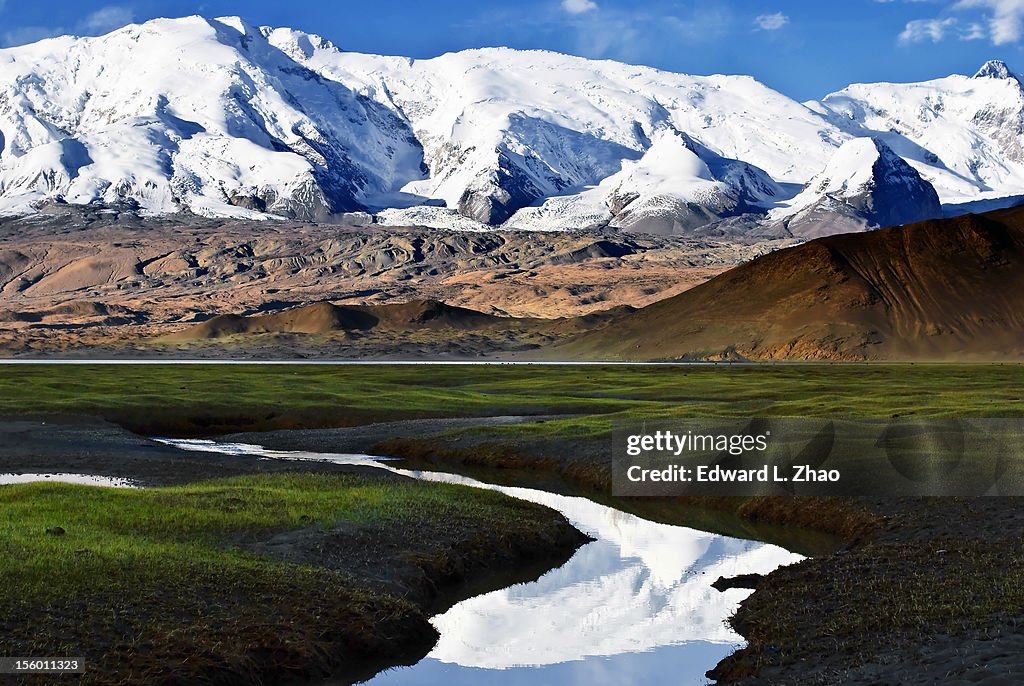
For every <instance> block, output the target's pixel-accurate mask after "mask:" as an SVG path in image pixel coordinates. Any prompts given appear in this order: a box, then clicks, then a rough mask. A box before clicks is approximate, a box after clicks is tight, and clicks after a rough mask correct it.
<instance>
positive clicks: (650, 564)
mask: <svg viewBox="0 0 1024 686" xmlns="http://www.w3.org/2000/svg"><path fill="white" fill-rule="evenodd" d="M167 443H170V444H172V445H177V446H178V447H181V448H184V449H188V450H213V451H218V452H230V453H233V454H249V455H253V456H254V457H256V456H264V457H276V458H284V459H305V460H321V461H331V462H338V463H345V464H374V465H376V466H379V467H381V468H382V469H387V470H388V471H393V472H396V473H399V474H403V475H406V476H411V477H414V478H417V479H422V480H425V481H442V482H446V483H458V484H463V485H468V486H475V487H478V488H486V489H489V490H494V491H499V492H501V493H505V494H506V495H509V496H512V497H514V498H519V499H521V500H527V501H530V502H534V503H539V504H541V505H545V506H547V507H550V508H552V509H554V510H558V511H559V512H561V513H562V514H564V515H565V517H566V518H567V519H568V520H569V521H570V522H572V524H573V525H574V526H575V527H576V528H578V529H580V530H581V531H584V532H585V533H587V534H589V535H591V536H593V537H594V538H596V539H597V540H596V541H595V542H593V543H590V544H588V545H585V546H584V547H583V548H581V549H580V550H579V551H577V553H576V554H575V555H574V556H573V558H572V559H571V560H569V562H567V563H566V564H565V565H563V566H562V567H560V568H558V569H555V570H552V571H551V572H548V573H547V574H545V575H544V576H542V577H541V578H540V579H538V580H537V581H534V582H531V583H526V584H517V585H515V586H510V587H508V588H503V589H500V590H497V591H494V592H492V593H487V594H484V595H480V596H476V597H474V598H470V599H468V600H465V601H463V602H461V603H458V604H457V605H455V606H453V607H452V608H450V609H449V610H448V611H447V612H445V613H443V614H441V615H438V616H436V617H434V618H433V619H432V620H431V621H432V622H433V623H434V625H435V626H436V627H437V629H438V631H439V632H440V634H441V638H440V640H439V641H438V643H437V645H436V646H435V647H434V650H433V651H432V652H431V653H430V655H429V656H428V657H427V658H425V659H424V660H422V661H421V662H420V663H419V664H417V665H415V666H414V667H411V668H408V669H400V670H393V671H389V672H385V673H383V674H380V675H378V676H377V677H376V678H375V679H373V680H372V682H371V683H373V684H375V685H377V686H391V685H396V686H410V685H414V684H415V685H420V684H423V685H426V684H437V683H445V684H452V685H455V684H474V685H476V684H492V683H493V684H497V683H500V684H502V685H507V686H511V685H514V684H531V686H533V685H534V684H537V683H544V684H584V683H585V684H587V685H588V686H599V685H602V684H609V685H610V684H631V683H632V684H651V683H673V684H687V683H693V684H703V683H705V682H706V680H705V679H704V672H705V671H707V670H708V669H710V668H711V667H713V666H714V665H715V664H716V663H717V662H718V661H719V660H721V659H722V658H724V657H725V656H726V655H728V654H729V653H731V652H732V651H733V650H734V648H735V646H737V645H739V644H740V643H741V642H742V641H741V639H740V637H739V636H738V635H737V634H735V633H734V632H733V631H732V630H731V629H729V627H728V626H727V625H726V619H727V618H728V617H729V616H730V615H731V614H732V613H733V612H734V611H735V609H736V606H737V605H738V603H739V602H740V601H741V600H742V599H743V598H745V597H746V596H747V595H748V594H749V591H744V590H740V589H733V590H729V591H726V592H724V593H721V592H719V591H716V590H715V589H713V588H712V587H711V584H712V583H713V582H714V581H715V580H716V579H718V578H719V577H721V576H726V577H729V576H736V575H739V574H749V573H755V572H756V573H762V574H764V573H768V572H770V571H772V570H774V569H776V568H778V567H780V566H783V565H787V564H792V563H794V562H797V561H799V560H800V559H802V558H801V557H800V556H799V555H797V554H795V553H790V552H787V551H786V550H784V549H782V548H779V547H777V546H773V545H768V544H765V543H759V542H756V541H745V540H740V539H735V538H728V537H726V536H719V535H716V534H710V533H706V532H702V531H696V530H694V529H688V528H685V527H679V526H670V525H667V524H658V523H654V522H650V521H647V520H644V519H641V518H640V517H637V516H635V515H631V514H627V513H624V512H621V511H619V510H616V509H614V508H610V507H605V506H604V505H599V504H597V503H595V502H593V501H591V500H588V499H586V498H578V497H569V496H563V495H557V494H553V493H546V492H544V491H537V490H533V489H528V488H514V487H505V486H494V485H490V484H485V483H481V482H479V481H475V480H473V479H469V478H466V477H462V476H458V475H454V474H441V473H437V472H414V471H407V470H401V469H393V468H391V467H387V466H385V465H383V464H380V463H377V462H374V461H372V458H369V457H365V456H361V455H328V454H316V453H285V452H275V451H268V450H263V449H260V448H258V447H256V446H246V445H240V444H222V445H218V444H214V443H210V442H206V441H167Z"/></svg>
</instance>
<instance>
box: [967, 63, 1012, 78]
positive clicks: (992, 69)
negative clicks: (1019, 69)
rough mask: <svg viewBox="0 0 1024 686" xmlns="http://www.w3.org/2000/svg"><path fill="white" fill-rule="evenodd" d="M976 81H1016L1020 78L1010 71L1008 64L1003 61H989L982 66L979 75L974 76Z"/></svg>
mask: <svg viewBox="0 0 1024 686" xmlns="http://www.w3.org/2000/svg"><path fill="white" fill-rule="evenodd" d="M974 78H976V79H1016V80H1018V81H1019V80H1020V78H1019V77H1018V76H1017V75H1016V74H1014V73H1013V72H1012V71H1010V67H1009V66H1007V64H1006V62H1003V61H1002V60H989V61H988V62H986V63H985V64H983V65H982V66H981V69H979V70H978V73H977V74H975V75H974Z"/></svg>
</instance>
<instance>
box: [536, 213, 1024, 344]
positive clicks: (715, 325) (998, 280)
mask: <svg viewBox="0 0 1024 686" xmlns="http://www.w3.org/2000/svg"><path fill="white" fill-rule="evenodd" d="M1022 302H1024V208H1014V209H1009V210H1000V211H996V212H992V213H989V214H987V215H967V216H962V217H956V218H953V219H940V220H932V221H926V222H921V223H918V224H912V225H909V226H904V227H894V228H889V229H884V230H881V231H873V232H869V233H856V234H846V235H841V236H829V237H825V238H820V239H817V240H813V241H811V242H809V243H804V244H802V245H799V246H796V247H793V248H788V249H785V250H779V251H776V252H773V253H771V254H769V255H765V256H764V257H761V258H758V259H756V260H754V261H752V262H750V263H748V264H745V265H742V266H740V267H737V268H735V269H732V270H730V271H728V272H726V273H724V274H722V275H720V276H718V277H716V278H714V279H712V280H710V281H708V282H707V283H705V284H703V285H700V286H697V287H695V288H693V289H691V290H689V291H686V292H684V293H682V294H680V295H678V296H674V297H671V298H668V299H666V300H663V301H661V302H658V303H656V304H654V305H651V306H649V307H645V308H643V309H641V310H638V311H636V312H632V313H626V314H624V315H622V316H620V317H618V318H616V319H614V320H613V321H611V322H610V323H608V324H607V326H606V327H605V328H602V329H599V330H596V331H592V332H588V333H586V334H583V335H582V336H580V337H579V338H577V339H575V340H573V341H570V342H568V343H566V344H565V345H563V346H562V347H561V348H559V349H557V350H556V352H554V353H553V354H555V355H558V356H561V357H564V358H578V357H588V358H600V359H631V360H650V359H679V358H684V359H708V358H710V359H730V358H731V359H760V360H782V359H788V360H807V359H811V360H958V361H969V360H1020V359H1022V358H1024V309H1022V308H1021V303H1022Z"/></svg>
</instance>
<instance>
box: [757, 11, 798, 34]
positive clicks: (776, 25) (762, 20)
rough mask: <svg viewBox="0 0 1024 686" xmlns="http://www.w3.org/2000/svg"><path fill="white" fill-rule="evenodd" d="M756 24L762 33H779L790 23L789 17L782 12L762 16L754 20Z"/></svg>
mask: <svg viewBox="0 0 1024 686" xmlns="http://www.w3.org/2000/svg"><path fill="white" fill-rule="evenodd" d="M754 23H755V24H757V27H758V28H759V29H761V30H762V31H777V30H779V29H781V28H782V27H783V26H785V25H786V24H788V23H789V17H787V16H786V15H785V14H783V13H782V12H776V13H774V14H762V15H760V16H758V17H757V18H755V19H754Z"/></svg>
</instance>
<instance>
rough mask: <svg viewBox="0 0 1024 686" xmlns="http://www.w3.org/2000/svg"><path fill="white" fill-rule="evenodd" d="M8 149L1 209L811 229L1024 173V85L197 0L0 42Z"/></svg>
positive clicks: (912, 210)
mask: <svg viewBox="0 0 1024 686" xmlns="http://www.w3.org/2000/svg"><path fill="white" fill-rule="evenodd" d="M0 150H2V151H0V214H8V215H9V214H25V213H29V212H32V211H34V210H35V209H36V208H38V207H40V206H41V204H44V203H46V202H53V201H57V202H68V203H108V204H128V205H135V204H137V206H138V207H139V209H140V210H141V211H143V212H145V213H152V214H166V213H172V212H179V211H191V212H193V213H196V214H201V215H208V216H236V217H242V218H262V219H267V218H273V217H290V218H296V219H302V220H316V221H329V220H332V219H333V218H335V217H336V215H338V214H339V213H344V212H353V211H367V212H371V213H374V214H376V215H377V216H378V218H379V220H380V221H381V222H383V223H388V224H393V225H394V224H405V225H425V226H437V227H453V228H469V229H486V228H487V227H489V226H503V227H505V228H522V229H535V230H564V229H575V228H583V227H593V226H601V227H611V228H621V229H626V230H638V231H650V232H659V233H669V232H672V233H685V232H689V231H696V230H707V227H723V228H722V229H721V230H723V231H728V230H739V229H737V228H736V227H743V230H744V231H750V230H751V227H753V230H756V231H766V232H774V233H788V234H791V235H798V236H806V235H817V234H819V233H827V232H832V231H835V230H849V229H851V228H852V229H858V228H868V227H872V226H879V225H886V224H890V223H901V222H906V221H911V220H915V219H923V218H926V217H930V216H936V215H938V214H939V213H941V212H942V211H943V207H945V208H946V209H945V211H946V212H947V213H948V212H951V211H956V210H955V208H956V206H957V205H964V204H965V203H979V202H982V203H984V202H999V201H1000V199H1005V198H1011V197H1013V196H1017V195H1019V194H1021V193H1024V86H1022V83H1021V81H1020V80H1019V79H1018V77H1016V76H1015V75H1014V74H1013V73H1012V72H1011V71H1010V70H1009V69H1008V68H1007V67H1006V65H1004V64H1002V63H998V62H992V63H989V64H986V65H985V66H984V67H983V68H982V69H981V71H979V72H978V74H976V75H975V76H974V77H967V76H958V75H954V76H949V77H946V78H941V79H936V80H934V81H928V82H925V83H917V84H885V83H882V84H861V85H854V86H850V87H849V88H847V89H845V90H842V91H840V92H838V93H834V94H832V95H828V96H826V97H825V98H823V99H822V100H820V101H815V102H808V103H799V102H796V101H794V100H791V99H790V98H788V97H786V96H785V95H782V94H781V93H778V92H776V91H773V90H772V89H770V88H768V87H767V86H765V85H763V84H761V83H759V82H757V81H756V80H754V79H752V78H750V77H746V76H720V75H715V76H688V75H682V74H673V73H668V72H663V71H658V70H656V69H651V68H647V67H636V66H630V65H626V64H621V63H617V62H610V61H592V60H586V59H582V58H577V57H569V56H565V55H560V54H556V53H550V52H538V51H515V50H511V49H503V48H497V49H481V50H470V51H465V52H460V53H453V54H447V55H443V56H441V57H437V58H434V59H429V60H413V59H408V58H403V57H383V56H377V55H365V54H358V53H349V52H344V51H342V50H340V49H338V48H336V47H335V46H334V45H332V44H331V43H330V42H328V41H327V40H325V39H323V38H321V37H319V36H316V35H311V34H305V33H301V32H298V31H293V30H290V29H271V28H259V27H254V26H250V25H248V24H246V23H244V22H243V21H241V20H240V19H238V18H221V19H204V18H201V17H187V18H183V19H173V20H172V19H158V20H154V21H150V22H147V23H145V24H141V25H132V26H127V27H125V28H123V29H119V30H117V31H114V32H113V33H110V34H108V35H106V36H101V37H98V38H75V37H61V38H54V39H50V40H45V41H41V42H39V43H35V44H32V45H27V46H23V47H18V48H10V49H6V50H0ZM1002 202H1003V203H1004V204H1009V203H1010V200H1003V201H1002ZM940 203H941V205H942V207H940ZM974 206H977V205H974Z"/></svg>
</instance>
